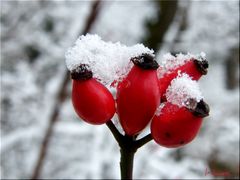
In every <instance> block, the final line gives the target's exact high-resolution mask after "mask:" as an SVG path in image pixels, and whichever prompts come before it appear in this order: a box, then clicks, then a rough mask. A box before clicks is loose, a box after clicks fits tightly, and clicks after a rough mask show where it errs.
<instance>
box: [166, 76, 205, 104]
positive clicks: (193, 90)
mask: <svg viewBox="0 0 240 180" xmlns="http://www.w3.org/2000/svg"><path fill="white" fill-rule="evenodd" d="M166 98H167V101H169V102H171V103H172V104H175V105H178V106H179V107H183V106H185V107H189V106H196V104H193V100H195V102H196V103H198V102H200V100H201V99H203V96H202V93H201V91H200V90H199V86H198V83H197V81H194V80H192V79H191V77H189V76H188V75H187V74H185V73H183V74H179V75H178V76H177V77H176V78H175V79H173V80H172V81H171V84H170V86H169V87H168V89H167V91H166Z"/></svg>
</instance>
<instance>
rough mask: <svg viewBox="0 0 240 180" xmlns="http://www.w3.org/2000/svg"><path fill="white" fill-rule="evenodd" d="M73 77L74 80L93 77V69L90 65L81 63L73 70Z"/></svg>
mask: <svg viewBox="0 0 240 180" xmlns="http://www.w3.org/2000/svg"><path fill="white" fill-rule="evenodd" d="M71 78H72V79H74V80H87V79H91V78H92V71H91V70H90V67H89V65H87V64H81V65H79V66H78V67H77V68H75V69H74V70H72V71H71Z"/></svg>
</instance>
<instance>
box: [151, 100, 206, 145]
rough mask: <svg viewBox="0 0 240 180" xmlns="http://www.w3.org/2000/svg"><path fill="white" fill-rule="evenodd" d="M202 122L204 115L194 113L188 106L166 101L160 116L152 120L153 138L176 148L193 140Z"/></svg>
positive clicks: (159, 142)
mask: <svg viewBox="0 0 240 180" xmlns="http://www.w3.org/2000/svg"><path fill="white" fill-rule="evenodd" d="M201 124H202V117H197V116H195V115H193V113H192V112H190V111H189V110H188V109H187V108H185V107H181V108H179V107H178V106H177V105H173V104H171V103H170V102H166V104H165V106H164V107H163V108H162V110H161V113H160V115H159V116H157V115H155V116H154V118H153V120H152V122H151V134H152V137H153V139H154V140H155V141H156V142H157V143H158V144H159V145H161V146H164V147H167V148H176V147H180V146H183V145H185V144H187V143H189V142H191V141H192V140H193V139H194V138H195V136H196V135H197V133H198V131H199V129H200V126H201Z"/></svg>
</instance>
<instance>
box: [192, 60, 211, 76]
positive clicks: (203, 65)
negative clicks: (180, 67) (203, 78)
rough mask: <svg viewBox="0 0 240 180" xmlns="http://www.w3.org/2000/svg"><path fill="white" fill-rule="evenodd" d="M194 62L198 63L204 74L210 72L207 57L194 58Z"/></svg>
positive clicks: (198, 67)
mask: <svg viewBox="0 0 240 180" xmlns="http://www.w3.org/2000/svg"><path fill="white" fill-rule="evenodd" d="M193 62H194V63H195V64H196V66H197V69H198V70H199V71H200V72H201V73H202V74H203V75H206V74H207V72H208V66H209V64H208V61H207V60H206V59H203V58H200V59H194V60H193Z"/></svg>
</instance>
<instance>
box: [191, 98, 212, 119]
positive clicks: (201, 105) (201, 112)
mask: <svg viewBox="0 0 240 180" xmlns="http://www.w3.org/2000/svg"><path fill="white" fill-rule="evenodd" d="M189 110H190V111H191V112H192V113H193V114H194V115H195V116H198V117H202V118H204V117H207V116H208V115H209V112H210V109H209V106H208V104H207V103H205V102H204V101H203V100H200V101H199V102H198V103H197V105H196V107H195V108H194V109H189Z"/></svg>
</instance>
